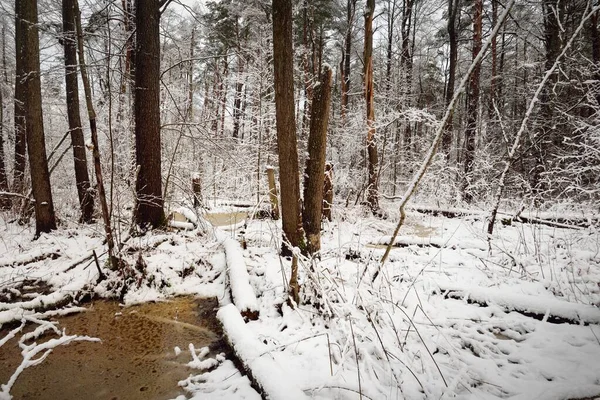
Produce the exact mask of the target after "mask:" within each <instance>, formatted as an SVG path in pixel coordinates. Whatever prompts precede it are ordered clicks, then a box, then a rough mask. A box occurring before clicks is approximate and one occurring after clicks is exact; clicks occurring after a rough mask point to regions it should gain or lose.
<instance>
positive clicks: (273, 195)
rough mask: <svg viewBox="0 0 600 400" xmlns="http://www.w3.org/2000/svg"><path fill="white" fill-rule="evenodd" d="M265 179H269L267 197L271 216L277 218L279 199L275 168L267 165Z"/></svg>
mask: <svg viewBox="0 0 600 400" xmlns="http://www.w3.org/2000/svg"><path fill="white" fill-rule="evenodd" d="M267 179H268V180H269V199H270V200H271V217H272V218H273V219H274V220H278V219H279V199H278V198H277V185H276V184H275V170H274V169H273V167H267Z"/></svg>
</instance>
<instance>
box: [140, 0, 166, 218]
mask: <svg viewBox="0 0 600 400" xmlns="http://www.w3.org/2000/svg"><path fill="white" fill-rule="evenodd" d="M135 18H136V27H137V29H136V49H135V70H136V71H138V73H136V74H135V100H134V113H135V156H136V165H137V166H138V168H139V172H138V176H137V179H136V185H135V190H136V196H137V208H136V210H135V222H136V224H137V225H138V226H139V227H141V228H142V229H146V228H147V227H151V228H158V227H161V226H163V225H164V223H165V214H164V210H163V197H162V182H161V143H160V86H159V83H160V81H159V79H160V36H159V20H160V3H159V1H158V0H136V2H135ZM140 71H142V72H143V73H139V72H140Z"/></svg>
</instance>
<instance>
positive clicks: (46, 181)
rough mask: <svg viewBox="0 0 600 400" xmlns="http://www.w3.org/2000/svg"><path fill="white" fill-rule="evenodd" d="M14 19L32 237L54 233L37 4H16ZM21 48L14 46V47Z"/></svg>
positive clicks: (18, 0) (19, 0)
mask: <svg viewBox="0 0 600 400" xmlns="http://www.w3.org/2000/svg"><path fill="white" fill-rule="evenodd" d="M15 10H16V14H17V18H19V17H20V18H22V19H23V23H24V26H23V27H22V28H23V31H22V36H21V38H22V40H23V53H22V56H23V72H24V76H23V85H24V90H25V129H26V132H27V134H26V137H27V153H28V156H29V167H30V168H29V169H30V171H31V187H32V191H33V198H34V199H35V234H36V236H39V234H40V233H42V232H50V231H51V230H54V229H56V217H55V215H54V203H53V202H52V191H51V188H50V172H49V170H48V161H47V157H46V139H45V137H44V118H43V117H42V89H41V81H40V42H39V37H38V14H37V0H16V2H15ZM20 45H21V44H20V43H17V45H16V47H19V46H20Z"/></svg>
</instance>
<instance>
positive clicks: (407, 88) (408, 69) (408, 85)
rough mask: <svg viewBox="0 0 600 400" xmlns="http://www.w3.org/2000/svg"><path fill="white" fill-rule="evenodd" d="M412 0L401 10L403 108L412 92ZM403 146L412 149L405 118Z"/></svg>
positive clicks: (410, 132) (410, 136) (405, 3)
mask: <svg viewBox="0 0 600 400" xmlns="http://www.w3.org/2000/svg"><path fill="white" fill-rule="evenodd" d="M413 4H414V0H404V7H403V10H402V53H401V56H400V64H401V71H402V82H401V84H402V101H403V102H404V105H405V108H408V107H410V103H411V101H410V97H411V93H412V69H413V65H412V64H413V59H412V54H411V45H410V32H411V27H412V16H413ZM404 143H405V145H404V148H405V151H406V153H407V154H408V155H409V156H410V155H411V150H412V131H411V128H410V120H409V119H408V118H407V119H406V121H405V126H404ZM411 158H412V157H411Z"/></svg>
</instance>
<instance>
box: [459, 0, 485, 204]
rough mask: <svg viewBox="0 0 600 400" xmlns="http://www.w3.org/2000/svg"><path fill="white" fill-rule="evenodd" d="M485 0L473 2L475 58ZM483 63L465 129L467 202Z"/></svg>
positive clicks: (476, 74) (471, 87)
mask: <svg viewBox="0 0 600 400" xmlns="http://www.w3.org/2000/svg"><path fill="white" fill-rule="evenodd" d="M482 13H483V0H475V3H474V4H473V60H475V58H476V57H477V54H479V50H481V34H482ZM480 75H481V63H478V64H477V65H476V66H475V69H474V70H473V74H471V81H470V82H469V93H468V95H467V99H468V100H467V128H466V130H465V152H464V165H463V168H464V170H463V172H464V176H463V182H462V193H463V196H464V199H465V201H466V202H467V203H470V202H471V201H473V194H472V193H471V192H470V191H469V175H470V174H471V171H472V169H473V161H474V158H475V135H476V134H477V110H478V108H479V76H480Z"/></svg>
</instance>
